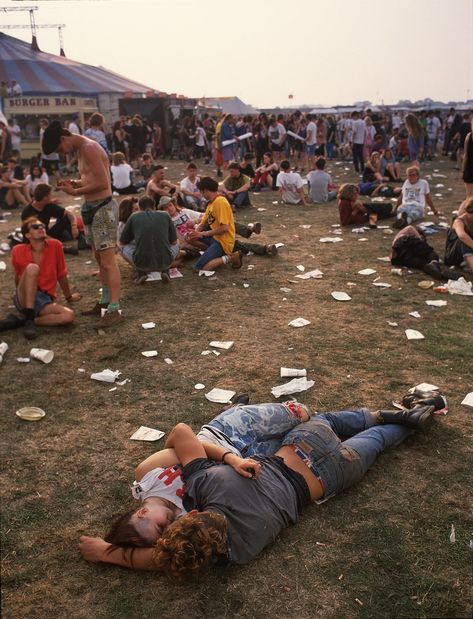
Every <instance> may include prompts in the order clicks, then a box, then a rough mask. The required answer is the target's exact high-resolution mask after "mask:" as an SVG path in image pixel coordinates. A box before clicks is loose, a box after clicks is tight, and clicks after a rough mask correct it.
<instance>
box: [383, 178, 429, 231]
mask: <svg viewBox="0 0 473 619" xmlns="http://www.w3.org/2000/svg"><path fill="white" fill-rule="evenodd" d="M406 176H407V180H405V181H404V184H403V185H402V187H401V195H400V196H399V198H398V201H397V205H396V208H397V219H396V221H395V222H394V224H393V228H404V226H407V225H409V224H411V223H412V222H414V221H417V220H419V219H422V218H423V217H424V215H425V205H426V204H427V205H428V206H430V208H431V209H432V210H433V212H434V215H439V214H440V213H439V211H438V210H437V209H436V208H435V206H434V203H433V202H432V198H431V196H430V188H429V183H428V182H427V181H426V180H424V179H421V178H420V170H419V168H418V167H417V166H410V167H409V168H407V170H406Z"/></svg>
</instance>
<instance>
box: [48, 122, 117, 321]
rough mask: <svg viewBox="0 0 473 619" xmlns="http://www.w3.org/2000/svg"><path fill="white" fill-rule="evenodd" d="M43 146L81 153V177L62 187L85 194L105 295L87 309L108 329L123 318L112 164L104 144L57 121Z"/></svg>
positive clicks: (84, 214) (84, 216) (88, 227)
mask: <svg viewBox="0 0 473 619" xmlns="http://www.w3.org/2000/svg"><path fill="white" fill-rule="evenodd" d="M42 150H43V152H44V153H46V154H50V153H52V152H56V153H60V154H64V155H69V154H72V153H74V154H77V158H78V165H79V174H80V177H79V179H78V180H63V181H61V182H60V187H61V189H62V190H63V191H64V192H65V193H68V194H69V195H71V196H84V203H83V205H82V210H81V214H82V219H83V222H84V227H85V234H86V238H87V240H88V242H89V243H90V244H91V245H92V248H93V250H94V253H95V259H96V260H97V263H98V265H99V268H100V281H101V282H102V296H101V298H100V301H99V302H98V303H96V304H95V305H94V307H93V308H91V309H90V310H87V311H85V312H83V314H85V315H86V316H100V314H101V310H102V308H106V310H107V311H106V313H105V314H104V316H103V317H102V318H101V319H100V320H99V322H98V323H97V328H100V329H105V328H107V327H111V326H113V325H115V324H117V323H119V322H120V321H121V320H122V316H121V314H120V312H119V311H118V310H119V309H120V270H119V268H118V264H117V262H116V259H115V249H116V245H117V226H118V205H117V203H116V202H115V200H114V199H113V198H112V189H111V187H112V185H111V180H110V164H109V161H108V157H107V155H106V153H105V151H104V150H103V148H102V147H101V146H100V144H98V143H97V142H94V140H91V139H89V138H86V137H85V136H83V135H73V134H72V133H71V132H70V131H68V130H67V129H63V128H62V127H61V124H60V123H59V122H57V121H54V122H52V123H51V124H50V125H49V126H48V127H47V128H46V130H45V132H44V134H43V140H42Z"/></svg>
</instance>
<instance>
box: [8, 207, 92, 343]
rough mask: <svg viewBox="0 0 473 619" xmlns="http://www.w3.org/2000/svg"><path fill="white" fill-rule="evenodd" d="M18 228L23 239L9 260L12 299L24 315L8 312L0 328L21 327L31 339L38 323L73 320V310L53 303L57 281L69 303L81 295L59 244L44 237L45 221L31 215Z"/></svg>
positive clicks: (63, 322) (39, 324) (67, 322)
mask: <svg viewBox="0 0 473 619" xmlns="http://www.w3.org/2000/svg"><path fill="white" fill-rule="evenodd" d="M21 232H22V234H23V238H24V239H25V242H24V243H21V244H19V245H15V247H14V248H13V249H12V252H11V262H12V266H13V270H14V271H15V286H16V292H15V294H14V296H13V303H14V304H15V307H16V309H17V310H18V311H19V312H20V313H21V314H23V318H19V317H18V316H15V315H14V314H10V315H9V316H7V318H6V319H4V320H1V321H0V331H6V330H7V329H17V328H19V327H23V333H24V335H25V337H26V338H27V339H29V340H33V339H34V338H35V337H36V336H37V331H36V327H37V326H38V327H55V326H59V325H68V324H70V323H71V322H73V321H74V312H73V311H72V310H71V309H69V308H68V307H64V306H63V305H59V303H56V287H57V284H59V285H60V287H61V289H62V292H63V293H64V296H65V298H66V301H68V302H69V303H71V302H73V301H79V300H80V298H81V295H80V294H79V293H78V292H74V293H72V292H71V289H70V287H69V280H68V278H67V269H66V262H65V259H64V251H63V249H62V244H61V243H60V241H58V240H56V239H50V238H48V237H47V235H46V227H45V225H44V224H43V223H42V222H41V221H40V220H39V219H38V218H36V217H30V218H29V219H27V220H26V221H24V222H23V225H22V226H21Z"/></svg>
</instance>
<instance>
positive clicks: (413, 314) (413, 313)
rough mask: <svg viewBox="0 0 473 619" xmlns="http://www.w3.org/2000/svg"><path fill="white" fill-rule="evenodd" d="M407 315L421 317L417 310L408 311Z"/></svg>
mask: <svg viewBox="0 0 473 619" xmlns="http://www.w3.org/2000/svg"><path fill="white" fill-rule="evenodd" d="M409 316H412V317H413V318H420V317H421V315H420V314H419V312H409Z"/></svg>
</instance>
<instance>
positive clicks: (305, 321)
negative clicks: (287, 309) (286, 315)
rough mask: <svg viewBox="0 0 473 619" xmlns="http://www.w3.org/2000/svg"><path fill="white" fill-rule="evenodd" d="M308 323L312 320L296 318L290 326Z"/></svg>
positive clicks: (303, 325)
mask: <svg viewBox="0 0 473 619" xmlns="http://www.w3.org/2000/svg"><path fill="white" fill-rule="evenodd" d="M306 325H310V320H306V319H305V318H294V320H291V322H289V323H288V327H305V326H306Z"/></svg>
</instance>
